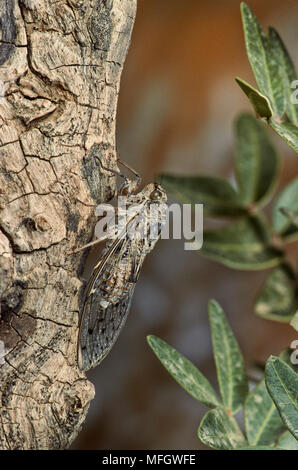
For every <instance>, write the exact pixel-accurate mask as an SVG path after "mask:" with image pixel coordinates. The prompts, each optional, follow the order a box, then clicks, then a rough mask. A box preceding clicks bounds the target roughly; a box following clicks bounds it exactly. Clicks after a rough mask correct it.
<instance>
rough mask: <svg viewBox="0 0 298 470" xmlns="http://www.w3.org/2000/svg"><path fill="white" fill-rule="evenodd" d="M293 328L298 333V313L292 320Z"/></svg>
mask: <svg viewBox="0 0 298 470" xmlns="http://www.w3.org/2000/svg"><path fill="white" fill-rule="evenodd" d="M291 326H292V327H293V328H294V330H296V331H298V312H296V313H295V315H294V316H293V318H292V320H291Z"/></svg>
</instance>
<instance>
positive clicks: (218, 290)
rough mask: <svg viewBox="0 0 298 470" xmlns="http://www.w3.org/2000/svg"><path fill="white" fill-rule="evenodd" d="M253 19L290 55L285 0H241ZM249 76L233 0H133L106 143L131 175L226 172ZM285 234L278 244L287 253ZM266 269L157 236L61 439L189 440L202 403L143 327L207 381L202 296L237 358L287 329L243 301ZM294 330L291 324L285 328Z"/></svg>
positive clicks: (289, 6) (295, 32) (297, 34)
mask: <svg viewBox="0 0 298 470" xmlns="http://www.w3.org/2000/svg"><path fill="white" fill-rule="evenodd" d="M248 3H249V6H250V7H251V8H252V9H253V11H254V12H255V14H256V15H257V17H258V18H259V20H260V22H261V23H262V25H263V27H266V28H267V27H268V26H269V25H273V26H274V27H275V28H276V29H277V30H278V31H279V33H280V34H281V36H282V38H283V40H284V41H285V43H286V45H287V47H288V49H289V51H290V54H291V56H292V58H293V60H294V62H295V64H296V65H297V64H298V50H297V47H296V44H297V42H298V27H297V23H298V20H297V18H298V4H297V1H296V0H283V2H280V1H279V0H262V1H260V0H249V1H248ZM235 76H240V77H242V78H244V79H245V80H247V81H249V82H250V83H254V79H253V76H252V72H251V70H250V67H249V64H248V60H247V56H246V51H245V46H244V39H243V32H242V23H241V17H240V2H239V0H212V1H209V2H207V1H206V0H183V1H181V0H139V1H138V13H137V18H136V22H135V27H134V31H133V35H132V43H131V47H130V50H129V55H128V57H127V60H126V64H125V68H124V72H123V76H122V82H121V91H120V96H119V107H118V124H117V144H118V151H119V152H120V155H121V158H122V160H124V161H125V162H127V163H128V164H129V165H131V166H132V167H133V168H135V169H136V170H137V171H139V172H140V174H141V175H142V177H143V183H144V184H145V183H147V182H151V181H152V180H153V179H154V177H155V176H156V175H157V174H159V173H161V172H171V173H178V174H211V175H218V176H224V177H227V178H230V177H231V176H232V174H233V151H234V143H233V121H234V120H235V118H236V116H237V115H238V114H239V112H241V111H245V110H249V111H250V110H251V107H250V105H249V102H248V100H247V99H246V97H245V96H244V94H243V93H242V91H241V90H240V88H239V87H238V86H237V84H236V83H235V81H234V77H235ZM272 138H273V139H274V140H275V141H276V144H277V146H278V148H279V149H280V151H281V152H282V154H283V169H282V177H281V181H280V187H283V186H284V185H285V184H286V183H287V181H289V180H290V179H291V178H292V177H293V176H294V174H297V173H298V172H297V170H298V166H297V155H296V154H295V153H294V151H291V150H290V149H289V148H288V147H287V146H286V145H285V144H283V143H282V141H281V139H280V138H277V137H276V136H275V135H274V134H273V133H272ZM295 251H296V253H297V244H296V246H295V244H292V245H291V246H290V247H289V256H291V257H292V258H293V257H294V254H295ZM266 274H268V272H244V271H234V270H231V269H229V268H225V267H223V266H221V265H219V264H217V263H215V262H212V261H208V260H206V259H204V258H202V257H201V256H200V255H199V254H197V253H195V252H191V251H184V249H183V241H179V240H169V241H168V240H161V241H160V242H159V243H158V244H157V246H156V248H155V250H154V251H153V252H152V253H151V254H150V256H148V258H147V259H146V261H145V264H144V266H143V269H142V272H141V276H140V280H139V281H138V284H137V287H136V290H135V295H134V299H133V303H132V308H131V312H130V315H129V318H128V321H127V323H126V326H125V328H124V329H123V332H122V333H121V335H120V337H119V339H118V341H117V343H116V345H115V347H114V348H113V350H112V352H111V353H110V355H109V356H108V357H107V358H106V359H105V360H104V362H103V363H102V364H101V365H100V366H99V367H98V368H96V369H95V370H93V371H90V372H89V373H88V374H87V375H88V378H89V379H90V380H91V381H92V382H93V383H94V384H95V387H96V396H95V399H94V400H93V401H92V402H91V407H90V410H89V413H88V417H87V421H86V422H85V425H84V427H83V430H82V432H81V433H80V435H79V437H78V439H77V440H76V442H75V443H74V444H73V445H72V448H73V449H200V448H202V447H203V446H202V444H200V442H199V440H198V439H197V437H196V434H197V428H198V425H199V423H200V420H201V418H202V416H203V415H204V413H205V412H206V411H207V408H205V407H204V406H203V405H200V404H199V403H198V402H196V401H195V400H194V399H193V398H191V397H190V396H189V395H188V394H187V393H186V392H184V391H183V390H182V389H181V388H180V387H179V386H178V384H176V382H175V381H174V380H173V379H172V378H171V377H170V376H169V374H168V373H167V372H166V371H165V370H164V369H163V367H162V366H161V364H160V363H159V361H158V360H157V359H156V357H155V356H154V354H153V352H152V351H151V350H150V348H149V346H148V345H147V343H146V335H148V334H155V335H158V336H160V337H161V338H163V339H164V340H166V341H167V342H168V343H170V344H171V345H172V346H174V347H175V348H176V349H178V350H179V351H180V352H182V353H183V354H184V355H185V356H187V357H188V358H189V359H190V360H191V361H193V362H194V363H195V364H196V365H197V366H198V367H199V369H200V370H201V371H202V372H203V373H204V374H205V375H206V376H207V377H208V379H209V380H210V381H211V383H212V384H213V385H214V386H215V387H216V377H215V365H214V362H213V358H212V349H211V339H210V332H209V325H208V315H207V304H208V301H209V299H210V298H214V299H216V300H217V301H219V302H220V304H221V305H222V307H223V308H224V310H225V312H226V314H227V317H228V320H229V322H230V324H231V326H232V328H233V329H234V331H235V333H236V335H237V338H238V341H239V344H240V347H241V349H242V352H243V354H244V357H245V360H246V363H247V364H248V365H250V364H252V363H253V362H254V361H256V360H257V361H266V359H267V358H268V356H269V355H270V354H278V353H279V352H280V351H281V350H282V349H284V348H286V347H288V346H289V345H290V343H291V341H292V340H294V339H297V338H295V332H294V330H293V329H292V328H291V327H289V326H288V325H283V324H279V323H274V322H271V321H265V320H262V319H261V318H259V317H257V316H256V315H255V314H254V312H253V300H254V297H255V295H256V292H257V291H258V289H259V288H260V286H261V284H262V282H263V281H264V279H265V277H266ZM296 336H297V335H296Z"/></svg>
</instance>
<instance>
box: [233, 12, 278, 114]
mask: <svg viewBox="0 0 298 470" xmlns="http://www.w3.org/2000/svg"><path fill="white" fill-rule="evenodd" d="M241 13H242V20H243V28H244V36H245V43H246V50H247V55H248V58H249V61H250V64H251V67H252V70H253V73H254V75H255V78H256V81H257V84H258V86H259V89H260V92H261V93H262V94H263V95H265V96H266V97H267V98H269V100H270V102H271V106H272V108H273V110H274V112H275V114H276V115H277V116H279V117H281V116H282V115H283V113H284V93H283V81H282V80H281V76H280V64H279V61H278V52H279V50H278V51H276V50H275V48H274V46H275V42H276V41H275V37H274V38H271V37H270V35H269V37H267V36H266V35H265V33H264V31H263V29H262V28H261V26H260V24H259V22H258V20H257V18H256V16H255V15H254V14H253V12H252V11H251V9H250V8H249V7H248V6H247V5H246V4H245V3H242V4H241ZM273 39H274V40H273Z"/></svg>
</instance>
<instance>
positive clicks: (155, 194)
mask: <svg viewBox="0 0 298 470" xmlns="http://www.w3.org/2000/svg"><path fill="white" fill-rule="evenodd" d="M161 198H162V192H161V191H159V189H155V190H154V191H152V193H151V194H150V199H153V200H159V199H161Z"/></svg>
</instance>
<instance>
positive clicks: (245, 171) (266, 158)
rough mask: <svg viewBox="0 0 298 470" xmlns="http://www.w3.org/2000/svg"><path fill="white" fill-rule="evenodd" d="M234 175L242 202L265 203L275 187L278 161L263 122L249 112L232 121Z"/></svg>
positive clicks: (278, 166)
mask: <svg viewBox="0 0 298 470" xmlns="http://www.w3.org/2000/svg"><path fill="white" fill-rule="evenodd" d="M235 128H236V136H237V140H236V159H235V165H236V175H237V181H238V186H239V190H240V196H241V200H242V201H243V203H244V204H246V205H248V204H252V203H255V202H258V203H259V204H260V202H262V203H263V204H264V202H267V201H268V199H269V198H270V196H271V194H272V193H273V191H274V189H275V187H276V181H277V177H278V174H279V168H280V162H279V157H278V154H277V152H276V150H275V148H274V146H273V144H272V143H271V140H270V139H269V137H268V134H267V132H266V129H265V127H264V124H263V123H262V122H260V121H258V120H257V119H256V118H254V117H253V116H251V115H250V114H242V115H241V116H240V117H239V118H238V119H237V121H236V125H235Z"/></svg>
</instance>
